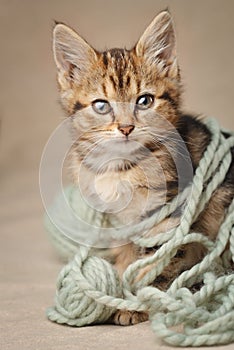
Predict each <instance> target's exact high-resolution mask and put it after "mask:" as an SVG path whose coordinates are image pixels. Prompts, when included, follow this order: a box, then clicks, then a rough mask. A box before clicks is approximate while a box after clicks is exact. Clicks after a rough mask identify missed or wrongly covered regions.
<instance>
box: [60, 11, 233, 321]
mask: <svg viewBox="0 0 234 350" xmlns="http://www.w3.org/2000/svg"><path fill="white" fill-rule="evenodd" d="M54 53H55V61H56V64H57V67H58V83H59V89H60V92H61V101H62V104H63V106H64V108H65V110H66V112H67V114H68V115H69V116H71V117H72V125H73V130H74V145H73V148H72V152H71V168H72V175H73V179H74V182H75V183H76V184H79V186H80V187H81V189H82V193H83V194H84V196H85V197H86V200H88V201H89V202H90V203H91V204H92V205H93V206H94V207H96V208H97V209H98V210H100V211H103V212H107V213H109V215H110V216H113V217H116V218H117V219H118V221H119V222H120V223H121V224H122V225H126V224H129V223H136V222H139V221H140V220H141V219H142V217H146V216H148V215H150V213H152V212H154V211H155V210H157V209H159V208H160V207H161V206H162V205H164V204H165V203H166V202H168V201H170V200H171V199H172V198H173V197H174V196H175V195H176V194H177V193H178V192H179V191H180V190H181V189H182V188H184V187H185V186H186V185H187V184H188V183H189V182H190V181H191V178H192V175H193V173H194V171H195V169H196V167H197V165H198V163H199V160H200V159H201V157H202V155H203V153H204V150H205V149H206V147H207V145H208V143H209V141H210V133H209V131H208V129H207V128H206V126H205V125H204V124H203V123H202V122H201V121H199V120H198V119H196V118H193V117H190V116H185V115H183V114H182V112H181V111H180V93H181V86H180V85H181V84H180V74H179V69H178V65H177V58H176V51H175V34H174V29H173V24H172V20H171V17H170V15H169V13H168V12H162V13H161V14H159V15H158V17H156V18H155V19H154V21H153V22H152V23H151V25H150V26H149V27H148V28H147V29H146V31H145V32H144V34H143V35H142V37H141V38H140V40H139V41H138V43H137V45H136V46H135V47H134V48H133V49H132V50H130V51H128V50H123V49H112V50H108V51H105V52H103V53H99V52H96V51H95V50H94V49H92V48H91V47H90V46H89V45H88V44H87V43H86V42H85V41H84V40H83V39H82V38H80V37H79V36H78V35H77V34H76V33H75V32H74V31H73V30H72V29H70V28H68V27H66V26H65V25H63V24H58V25H56V27H55V30H54ZM142 101H143V104H141V103H142ZM103 111H104V113H103ZM233 183H234V165H233V163H232V165H231V167H230V170H229V173H228V176H227V178H226V180H225V181H224V183H223V184H222V186H220V187H219V188H218V189H217V190H216V191H215V192H214V194H213V197H212V199H211V201H210V203H209V204H208V205H207V207H206V208H205V210H204V212H203V213H202V214H201V215H200V217H199V218H198V220H197V221H196V222H195V223H194V225H193V229H195V230H199V231H200V232H202V233H203V234H206V235H209V236H210V237H211V238H212V239H213V238H215V236H216V234H217V232H218V229H219V227H220V224H221V222H222V219H223V216H224V213H225V208H226V207H227V206H228V205H229V204H230V202H231V200H232V198H233V195H234V184H233ZM179 220H180V215H179V214H178V213H177V215H175V216H174V217H171V218H169V219H166V220H164V222H163V223H162V224H160V225H158V226H156V227H155V228H154V229H152V230H151V231H150V232H148V233H146V234H147V235H156V234H157V233H161V232H165V231H167V230H168V229H170V228H172V227H175V226H176V225H177V224H178V222H179ZM155 249H156V248H155ZM153 251H154V248H152V249H151V250H150V249H146V250H145V251H144V250H142V249H139V248H137V247H136V246H134V244H133V243H129V244H126V245H121V246H119V247H116V248H114V249H110V256H112V258H114V260H115V266H116V268H117V270H118V271H119V274H120V275H121V274H122V273H123V271H124V270H125V269H126V267H127V266H128V265H129V264H130V263H131V262H133V261H135V260H136V259H137V258H139V257H141V256H144V255H145V254H151V253H153ZM203 253H204V252H203V249H202V247H200V246H198V245H187V246H186V247H185V248H184V249H181V250H179V251H178V254H177V255H176V256H175V257H174V259H173V261H172V263H171V264H170V265H169V266H168V267H167V268H166V269H165V271H164V272H163V275H162V276H161V279H160V280H159V279H157V280H156V281H155V285H157V286H158V287H159V288H166V287H167V286H168V284H169V283H170V281H171V280H172V279H173V278H175V277H176V275H178V274H179V273H180V272H181V271H183V270H185V269H188V268H190V267H191V266H192V265H194V264H195V263H196V262H198V261H199V260H200V259H201V258H202V255H203ZM112 260H113V259H112ZM142 274H144V271H142V273H141V275H142ZM138 277H139V278H140V276H138ZM145 318H146V316H145V314H138V313H133V314H132V313H123V312H118V313H117V314H116V315H115V318H114V321H115V322H116V323H120V324H128V323H135V322H139V321H141V320H144V319H145Z"/></svg>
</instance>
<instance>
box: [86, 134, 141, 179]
mask: <svg viewBox="0 0 234 350" xmlns="http://www.w3.org/2000/svg"><path fill="white" fill-rule="evenodd" d="M145 157H146V154H145V152H143V151H142V144H141V143H139V142H137V141H133V140H128V139H123V138H118V139H117V138H116V139H115V140H111V141H109V140H108V141H104V142H101V143H99V144H98V145H97V146H96V147H95V148H93V149H92V150H89V152H88V153H87V154H86V156H85V158H84V159H83V163H84V165H86V166H87V167H88V168H89V169H92V170H93V171H95V172H96V173H103V172H106V171H123V170H129V169H130V168H132V167H134V166H135V165H136V164H137V163H138V162H139V161H140V160H141V159H143V158H145Z"/></svg>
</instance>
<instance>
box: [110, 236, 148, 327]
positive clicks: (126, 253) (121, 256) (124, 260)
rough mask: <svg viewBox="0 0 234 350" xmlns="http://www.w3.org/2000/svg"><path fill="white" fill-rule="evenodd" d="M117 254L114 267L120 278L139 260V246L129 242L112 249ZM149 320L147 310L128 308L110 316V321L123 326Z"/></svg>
mask: <svg viewBox="0 0 234 350" xmlns="http://www.w3.org/2000/svg"><path fill="white" fill-rule="evenodd" d="M112 253H113V255H114V256H115V265H114V267H115V268H116V270H117V271H118V274H119V276H120V278H122V275H123V273H124V271H125V270H126V268H127V267H128V266H129V265H130V264H131V263H133V262H134V261H136V260H137V258H138V252H137V247H136V246H134V244H133V243H129V244H126V245H123V246H120V247H117V248H114V249H113V250H112ZM147 320H148V314H147V313H146V312H138V311H127V310H117V311H116V312H115V313H114V315H112V317H111V318H110V320H109V322H111V323H114V324H116V325H121V326H129V325H134V324H137V323H140V322H144V321H147Z"/></svg>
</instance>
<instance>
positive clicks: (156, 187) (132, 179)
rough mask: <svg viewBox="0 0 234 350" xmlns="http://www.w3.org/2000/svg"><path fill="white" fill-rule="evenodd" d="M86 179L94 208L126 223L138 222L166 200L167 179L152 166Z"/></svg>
mask: <svg viewBox="0 0 234 350" xmlns="http://www.w3.org/2000/svg"><path fill="white" fill-rule="evenodd" d="M84 178H85V186H84V187H83V188H84V194H85V196H86V200H88V202H89V203H90V204H91V205H92V207H95V209H96V210H98V211H102V212H106V213H110V214H112V215H115V216H117V217H118V220H120V221H121V222H123V223H129V221H133V220H134V222H135V221H136V222H138V221H139V220H140V219H141V218H142V216H145V214H146V212H147V211H151V210H153V209H157V208H158V207H160V206H161V205H163V204H165V201H166V189H165V188H164V184H165V179H164V178H163V177H160V176H159V174H157V171H156V169H154V170H153V169H151V168H150V167H141V168H136V169H131V170H130V171H127V172H107V173H105V174H97V175H95V176H92V175H91V174H90V175H89V176H87V175H86V176H85V177H84Z"/></svg>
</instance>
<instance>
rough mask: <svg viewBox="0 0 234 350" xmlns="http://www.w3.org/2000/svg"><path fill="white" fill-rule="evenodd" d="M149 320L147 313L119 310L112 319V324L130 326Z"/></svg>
mask: <svg viewBox="0 0 234 350" xmlns="http://www.w3.org/2000/svg"><path fill="white" fill-rule="evenodd" d="M148 318H149V316H148V314H147V313H146V312H138V311H127V310H118V311H116V312H115V313H114V315H113V316H112V318H111V322H112V323H114V324H116V325H120V326H130V325H134V324H137V323H140V322H144V321H147V320H148Z"/></svg>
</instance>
